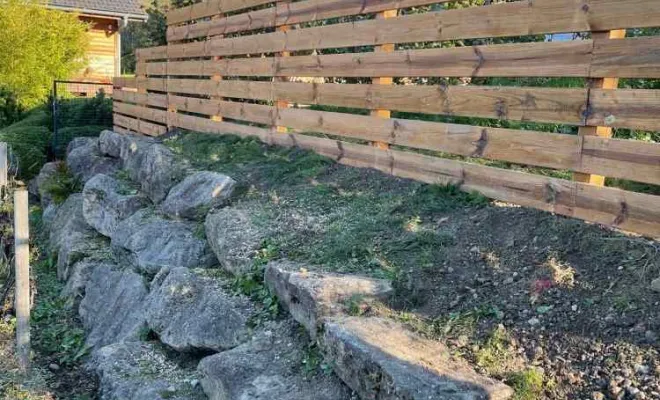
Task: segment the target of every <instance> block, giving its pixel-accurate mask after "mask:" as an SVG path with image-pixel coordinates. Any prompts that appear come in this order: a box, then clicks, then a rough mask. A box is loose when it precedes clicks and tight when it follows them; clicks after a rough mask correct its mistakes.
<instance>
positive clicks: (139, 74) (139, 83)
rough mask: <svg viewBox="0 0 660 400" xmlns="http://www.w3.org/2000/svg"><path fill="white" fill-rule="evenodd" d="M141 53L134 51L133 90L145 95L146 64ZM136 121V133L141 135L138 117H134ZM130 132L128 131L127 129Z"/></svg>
mask: <svg viewBox="0 0 660 400" xmlns="http://www.w3.org/2000/svg"><path fill="white" fill-rule="evenodd" d="M141 54H142V53H140V50H139V49H138V50H135V72H136V73H135V88H136V90H137V92H138V93H139V94H144V95H146V94H147V88H146V86H144V82H145V81H146V78H147V64H146V62H145V61H144V60H143V59H142V56H141ZM140 105H146V104H140ZM135 118H136V119H137V133H138V134H142V130H141V129H140V121H141V119H140V117H139V116H136V117H135ZM129 130H130V129H129Z"/></svg>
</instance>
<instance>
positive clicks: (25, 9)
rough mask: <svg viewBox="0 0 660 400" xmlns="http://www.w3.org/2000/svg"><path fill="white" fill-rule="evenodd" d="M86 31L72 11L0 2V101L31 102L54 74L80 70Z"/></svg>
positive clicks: (15, 0)
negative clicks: (0, 97) (0, 98)
mask: <svg viewBox="0 0 660 400" xmlns="http://www.w3.org/2000/svg"><path fill="white" fill-rule="evenodd" d="M86 30H87V25H86V24H84V23H82V22H80V21H79V20H78V16H77V15H76V14H74V13H66V12H62V11H57V10H51V9H47V8H45V7H44V1H38V0H6V1H0V95H2V94H4V95H3V96H2V97H3V99H5V100H0V105H2V104H3V102H7V100H6V99H13V100H11V101H13V102H14V103H15V104H16V105H18V106H20V108H23V109H25V108H32V107H35V106H37V105H39V104H40V103H41V102H42V101H44V100H45V99H46V97H47V96H48V93H49V91H50V88H51V86H52V83H53V80H54V79H64V78H68V77H70V76H71V74H73V73H75V72H77V71H79V70H81V69H82V68H83V67H84V66H85V63H86V60H85V52H86V49H87V45H88V38H87V35H86ZM14 107H15V106H14V105H12V106H11V107H9V110H10V111H8V112H12V111H11V110H13V109H14ZM3 113H4V111H0V115H2V114H3ZM2 118H3V117H1V116H0V123H2ZM0 126H1V125H0Z"/></svg>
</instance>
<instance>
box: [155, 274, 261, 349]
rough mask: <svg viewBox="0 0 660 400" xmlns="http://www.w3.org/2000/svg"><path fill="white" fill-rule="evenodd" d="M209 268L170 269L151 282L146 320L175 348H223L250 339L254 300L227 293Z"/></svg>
mask: <svg viewBox="0 0 660 400" xmlns="http://www.w3.org/2000/svg"><path fill="white" fill-rule="evenodd" d="M216 271H217V270H216ZM209 272H213V270H190V269H188V268H173V269H167V268H166V269H162V270H161V271H160V272H159V273H158V275H156V277H155V278H154V280H153V281H152V283H151V292H150V294H149V298H148V304H147V323H148V325H149V328H151V330H153V331H154V332H156V333H157V334H158V337H159V338H160V341H161V342H163V343H165V344H166V345H168V346H170V347H172V348H173V349H174V350H176V351H179V352H191V351H195V350H204V351H223V350H227V349H230V348H233V347H236V346H238V345H239V344H241V343H243V342H245V341H246V340H247V339H248V338H249V333H250V332H249V329H248V326H247V324H248V320H249V318H250V317H251V316H252V315H253V313H254V308H253V306H252V304H251V303H250V301H249V300H248V299H247V298H246V297H245V296H238V295H232V294H231V293H228V292H227V290H226V289H225V288H223V285H222V284H223V281H221V280H220V278H218V277H217V273H216V274H215V275H216V276H213V275H210V274H209ZM225 283H226V282H225Z"/></svg>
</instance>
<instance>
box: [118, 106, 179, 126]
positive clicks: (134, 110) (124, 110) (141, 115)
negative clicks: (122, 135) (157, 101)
mask: <svg viewBox="0 0 660 400" xmlns="http://www.w3.org/2000/svg"><path fill="white" fill-rule="evenodd" d="M112 111H113V112H115V113H120V114H125V115H129V116H132V117H136V118H138V119H140V120H145V119H146V120H149V121H151V122H157V123H159V124H163V125H166V124H167V111H162V110H157V109H155V108H148V107H144V106H140V105H133V104H127V103H120V102H117V101H115V102H114V103H113V105H112Z"/></svg>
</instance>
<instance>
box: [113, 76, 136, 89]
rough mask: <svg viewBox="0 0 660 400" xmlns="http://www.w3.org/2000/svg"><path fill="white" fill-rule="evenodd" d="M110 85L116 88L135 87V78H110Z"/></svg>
mask: <svg viewBox="0 0 660 400" xmlns="http://www.w3.org/2000/svg"><path fill="white" fill-rule="evenodd" d="M112 85H113V86H114V87H118V88H137V80H136V78H134V77H115V78H112Z"/></svg>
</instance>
